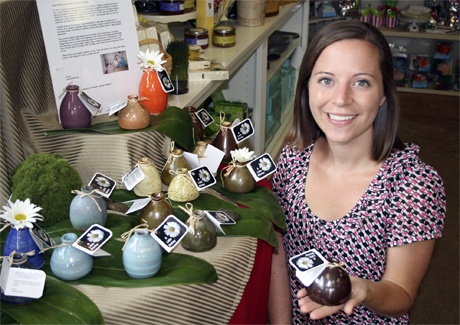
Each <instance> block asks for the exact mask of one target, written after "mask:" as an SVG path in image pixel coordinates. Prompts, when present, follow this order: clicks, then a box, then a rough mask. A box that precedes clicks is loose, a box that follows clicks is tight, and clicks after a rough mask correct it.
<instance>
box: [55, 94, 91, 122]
mask: <svg viewBox="0 0 460 325" xmlns="http://www.w3.org/2000/svg"><path fill="white" fill-rule="evenodd" d="M79 89H80V87H78V86H77V85H69V86H67V87H66V91H67V92H66V94H65V96H64V98H63V99H62V102H61V106H60V107H59V116H60V119H61V124H62V127H63V128H64V129H83V128H89V127H90V126H91V113H90V112H89V111H88V109H87V108H86V106H85V105H84V104H83V102H82V101H81V99H80V98H79V97H78V91H79Z"/></svg>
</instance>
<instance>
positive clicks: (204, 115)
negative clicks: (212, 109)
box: [195, 108, 214, 128]
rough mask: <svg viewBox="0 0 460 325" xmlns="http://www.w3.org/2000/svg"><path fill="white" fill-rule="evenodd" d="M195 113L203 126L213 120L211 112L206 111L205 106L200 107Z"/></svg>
mask: <svg viewBox="0 0 460 325" xmlns="http://www.w3.org/2000/svg"><path fill="white" fill-rule="evenodd" d="M195 115H196V117H198V119H199V120H200V122H201V124H202V125H203V128H205V127H207V126H208V125H210V124H212V122H214V118H213V117H212V116H211V114H209V113H208V111H207V110H206V108H202V109H200V110H199V111H198V112H196V113H195Z"/></svg>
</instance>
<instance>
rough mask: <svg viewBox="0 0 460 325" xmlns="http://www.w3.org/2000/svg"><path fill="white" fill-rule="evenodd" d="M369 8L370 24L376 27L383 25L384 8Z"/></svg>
mask: <svg viewBox="0 0 460 325" xmlns="http://www.w3.org/2000/svg"><path fill="white" fill-rule="evenodd" d="M371 10H372V19H371V24H372V25H374V26H375V27H377V28H378V27H381V26H383V24H384V22H385V20H384V14H385V10H384V9H371Z"/></svg>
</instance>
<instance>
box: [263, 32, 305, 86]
mask: <svg viewBox="0 0 460 325" xmlns="http://www.w3.org/2000/svg"><path fill="white" fill-rule="evenodd" d="M299 44H300V38H296V39H294V40H293V41H292V42H291V44H289V47H288V48H287V49H286V50H285V51H284V52H283V53H281V56H280V58H279V59H276V60H273V61H269V62H270V68H269V69H268V70H267V80H270V79H271V78H272V77H273V76H274V75H275V73H276V72H277V71H278V70H279V68H281V67H282V65H283V63H284V62H285V61H286V60H287V59H288V58H289V57H290V56H291V54H292V53H294V51H295V49H296V48H297V46H298V45H299Z"/></svg>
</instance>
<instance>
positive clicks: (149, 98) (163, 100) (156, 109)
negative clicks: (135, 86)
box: [139, 69, 168, 115]
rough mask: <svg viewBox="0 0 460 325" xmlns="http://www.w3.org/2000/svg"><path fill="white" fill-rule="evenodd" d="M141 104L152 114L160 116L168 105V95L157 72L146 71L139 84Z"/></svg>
mask: <svg viewBox="0 0 460 325" xmlns="http://www.w3.org/2000/svg"><path fill="white" fill-rule="evenodd" d="M139 97H140V98H141V99H140V100H139V102H140V103H141V104H142V106H144V107H146V108H147V109H148V110H149V112H150V114H153V115H158V114H160V113H161V112H163V111H164V110H165V109H166V106H167V105H168V93H165V91H164V90H163V88H162V86H161V82H160V79H159V78H158V73H157V71H156V70H152V69H145V70H144V73H143V74H142V77H141V80H140V82H139Z"/></svg>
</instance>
